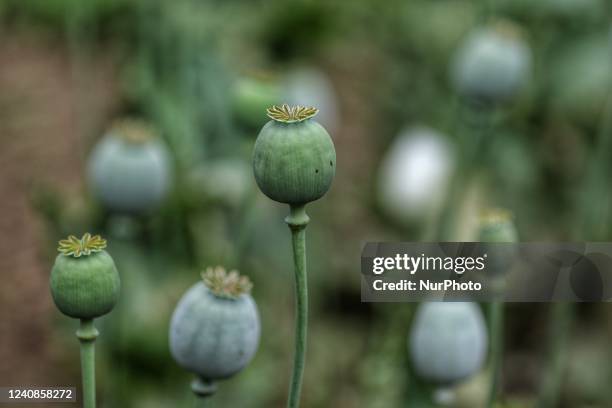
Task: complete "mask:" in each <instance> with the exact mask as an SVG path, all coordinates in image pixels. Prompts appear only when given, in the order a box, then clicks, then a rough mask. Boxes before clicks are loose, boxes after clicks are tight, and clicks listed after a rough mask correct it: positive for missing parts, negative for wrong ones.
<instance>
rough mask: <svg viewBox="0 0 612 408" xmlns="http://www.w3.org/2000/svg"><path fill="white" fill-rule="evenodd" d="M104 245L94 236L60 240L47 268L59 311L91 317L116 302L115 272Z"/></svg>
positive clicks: (117, 284)
mask: <svg viewBox="0 0 612 408" xmlns="http://www.w3.org/2000/svg"><path fill="white" fill-rule="evenodd" d="M105 247H106V241H105V240H103V239H102V238H100V236H98V235H95V236H91V235H90V234H85V235H83V237H82V238H81V239H78V238H76V237H74V236H70V237H68V239H66V240H62V241H60V243H59V248H58V250H59V252H60V254H59V255H58V256H57V258H56V259H55V264H54V265H53V269H52V270H51V294H52V296H53V301H54V302H55V305H56V306H57V308H58V309H59V310H60V311H61V312H62V313H63V314H65V315H67V316H70V317H74V318H78V319H93V318H96V317H100V316H102V315H105V314H107V313H108V312H110V311H111V310H112V309H113V307H114V306H115V304H116V303H117V300H118V298H119V288H120V281H119V273H118V272H117V268H116V267H115V262H114V261H113V258H111V256H110V255H109V254H108V253H107V252H106V251H104V248H105Z"/></svg>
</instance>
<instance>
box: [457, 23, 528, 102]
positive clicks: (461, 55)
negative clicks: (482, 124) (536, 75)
mask: <svg viewBox="0 0 612 408" xmlns="http://www.w3.org/2000/svg"><path fill="white" fill-rule="evenodd" d="M530 70H531V51H530V50H529V47H528V45H527V44H526V43H525V42H524V41H523V40H522V39H521V36H520V34H519V31H518V29H517V28H516V27H515V26H514V25H513V24H511V23H508V22H498V23H497V24H495V25H494V26H492V27H486V28H479V29H477V30H476V31H474V32H472V33H471V34H469V35H468V37H467V38H466V39H465V41H464V43H463V45H462V46H461V47H460V48H459V50H458V51H457V53H456V55H455V57H454V61H453V64H452V67H451V77H452V80H453V83H454V85H455V87H456V88H457V91H458V92H459V93H460V94H462V95H463V96H465V97H467V98H469V99H471V100H475V101H481V102H485V103H498V102H503V101H505V100H507V99H509V98H511V97H512V96H514V95H515V94H516V93H517V92H518V91H519V90H520V88H521V87H522V86H523V85H525V84H526V82H527V80H528V76H529V73H530Z"/></svg>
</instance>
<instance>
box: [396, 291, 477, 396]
mask: <svg viewBox="0 0 612 408" xmlns="http://www.w3.org/2000/svg"><path fill="white" fill-rule="evenodd" d="M408 340H409V344H408V347H409V351H410V357H411V360H412V364H413V367H414V370H415V372H416V373H417V374H418V375H419V376H420V377H421V378H423V379H424V380H427V381H431V382H432V383H434V384H436V385H439V386H442V387H445V386H450V385H454V384H455V383H457V382H459V381H462V380H464V379H466V378H468V377H470V376H472V375H474V374H476V373H477V372H478V371H479V370H480V369H481V367H482V365H483V363H484V360H485V357H486V353H487V347H488V336H487V330H486V326H485V322H484V318H483V316H482V312H481V311H480V309H479V308H478V306H477V305H476V304H474V303H470V302H425V303H422V304H421V305H419V308H418V310H417V312H416V315H415V317H414V322H413V324H412V328H411V331H410V335H409V339H408Z"/></svg>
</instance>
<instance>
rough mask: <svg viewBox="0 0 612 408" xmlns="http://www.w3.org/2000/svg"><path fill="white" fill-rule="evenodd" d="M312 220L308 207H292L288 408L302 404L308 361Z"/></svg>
mask: <svg viewBox="0 0 612 408" xmlns="http://www.w3.org/2000/svg"><path fill="white" fill-rule="evenodd" d="M309 220H310V218H309V217H308V215H307V214H306V209H305V205H292V206H291V208H290V213H289V215H288V216H287V218H285V222H287V224H289V228H290V229H291V237H292V242H293V263H294V267H295V307H296V318H295V353H294V357H293V372H292V375H291V384H290V388H289V399H288V401H287V407H289V408H296V407H298V406H299V405H300V392H301V390H302V377H303V376H304V363H305V359H306V336H307V329H308V284H307V278H306V226H307V225H308V221H309Z"/></svg>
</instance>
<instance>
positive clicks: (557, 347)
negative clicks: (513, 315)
mask: <svg viewBox="0 0 612 408" xmlns="http://www.w3.org/2000/svg"><path fill="white" fill-rule="evenodd" d="M573 309H574V308H573V304H572V303H569V302H559V303H555V304H552V305H551V312H550V316H551V320H552V321H551V322H550V326H551V329H550V346H549V356H548V367H547V368H546V372H545V374H546V375H544V376H543V378H544V383H543V384H542V391H541V393H540V397H539V399H538V403H537V405H536V407H538V408H553V407H556V406H557V405H558V402H559V394H560V390H561V385H562V381H563V374H564V372H565V367H566V363H567V348H568V342H569V337H570V333H571V326H572V321H573V315H574V314H573Z"/></svg>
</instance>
